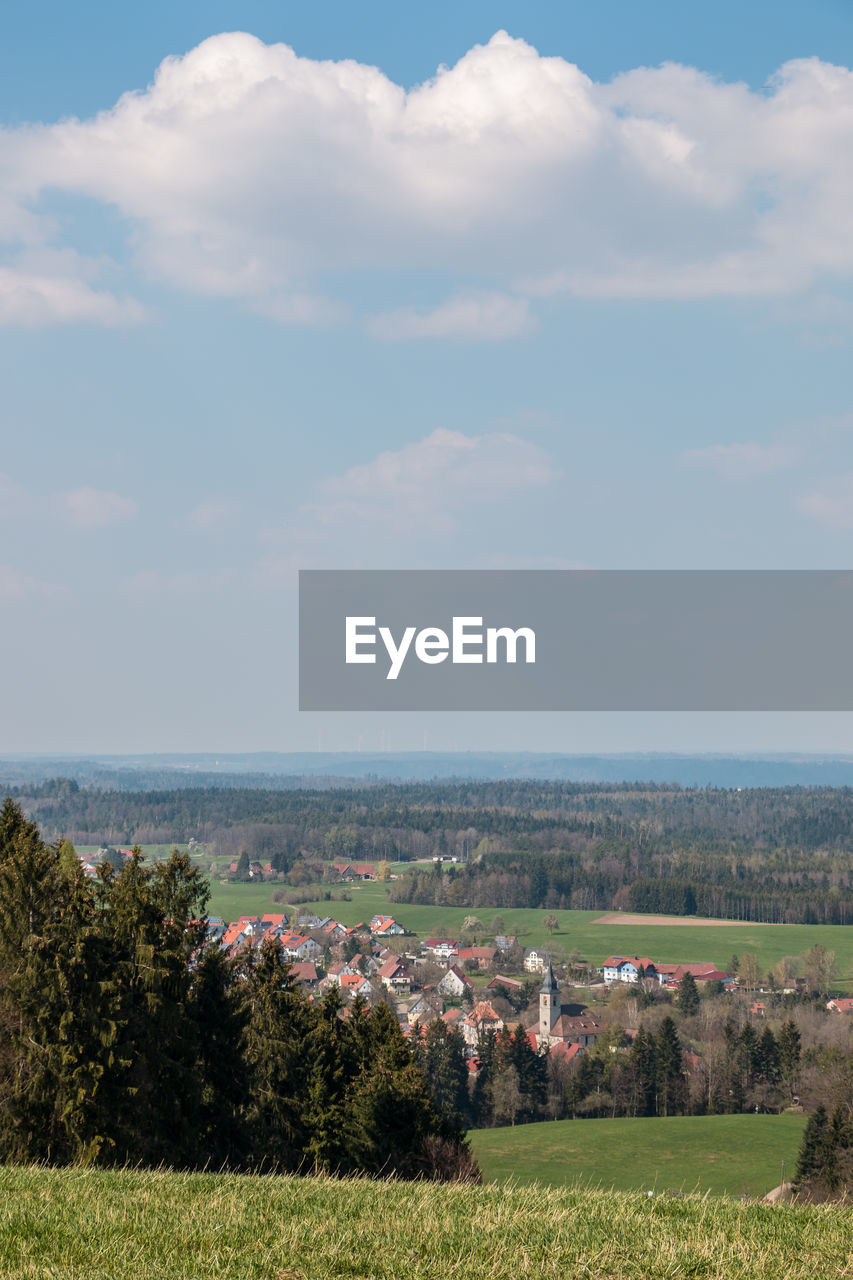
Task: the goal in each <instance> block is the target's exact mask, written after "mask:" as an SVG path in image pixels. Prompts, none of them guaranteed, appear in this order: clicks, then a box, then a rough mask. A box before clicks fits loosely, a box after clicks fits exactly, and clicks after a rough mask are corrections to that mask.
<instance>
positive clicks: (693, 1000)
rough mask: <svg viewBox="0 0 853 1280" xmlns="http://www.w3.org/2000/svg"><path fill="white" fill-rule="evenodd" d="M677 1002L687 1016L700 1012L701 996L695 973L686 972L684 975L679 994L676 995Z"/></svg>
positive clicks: (690, 1016) (680, 1009)
mask: <svg viewBox="0 0 853 1280" xmlns="http://www.w3.org/2000/svg"><path fill="white" fill-rule="evenodd" d="M675 1003H676V1005H677V1007H678V1010H679V1012H680V1013H682V1014H683V1015H684V1017H685V1018H692V1017H693V1015H694V1014H695V1013H698V1012H699V1005H700V1003H701V1001H700V996H699V988H698V987H697V985H696V979H695V978H694V977H693V974H692V973H690V972H688V973H685V975H684V977H683V978H682V979H681V981H680V982H679V984H678V994H677V995H676V997H675Z"/></svg>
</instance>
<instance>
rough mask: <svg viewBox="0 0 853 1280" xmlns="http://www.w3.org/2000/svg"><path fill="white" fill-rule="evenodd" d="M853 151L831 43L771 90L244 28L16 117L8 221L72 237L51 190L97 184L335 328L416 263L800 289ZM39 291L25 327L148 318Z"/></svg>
mask: <svg viewBox="0 0 853 1280" xmlns="http://www.w3.org/2000/svg"><path fill="white" fill-rule="evenodd" d="M851 149H853V74H851V72H850V70H848V69H847V68H846V67H841V66H835V65H832V64H830V63H826V62H822V61H820V60H819V59H817V58H804V59H796V60H793V61H790V62H787V63H786V64H784V65H783V66H782V67H781V68H780V69H779V71H778V72H777V73H776V75H775V76H774V77H772V79H771V80H770V82H769V84H768V86H766V89H764V90H762V91H758V92H754V91H752V90H750V89H749V87H748V86H747V85H745V84H740V83H737V84H728V83H725V82H723V81H720V80H719V79H717V78H715V77H713V76H710V75H707V74H705V73H703V72H701V71H698V70H696V69H694V68H690V67H684V66H678V65H673V64H665V65H663V66H660V67H657V68H640V69H637V70H634V71H629V72H627V73H625V74H623V75H620V76H617V77H616V78H615V79H614V80H613V81H611V82H609V83H604V84H600V83H596V82H595V81H593V80H592V79H591V78H590V77H589V76H587V75H586V74H584V72H583V71H582V70H581V69H580V68H579V67H577V66H575V65H574V64H573V63H571V62H569V61H567V60H565V59H563V58H559V57H542V56H540V55H539V53H538V52H537V51H536V50H535V49H534V48H533V47H531V46H530V45H529V44H527V43H526V42H525V41H523V40H519V39H513V38H512V37H510V36H509V35H507V34H506V33H505V32H498V33H497V34H496V35H495V36H494V37H493V38H492V39H491V40H490V41H489V42H488V43H487V44H485V45H477V46H475V47H474V48H472V49H471V50H470V51H469V52H468V53H466V54H465V55H464V57H462V58H461V59H460V60H459V61H458V62H457V63H456V65H455V66H452V67H449V68H448V67H442V68H440V69H439V70H438V72H437V73H436V75H435V76H434V77H433V78H432V79H431V80H429V81H427V82H426V83H424V84H422V85H418V86H416V87H414V88H412V89H410V90H408V91H407V90H405V89H403V88H402V87H401V86H399V85H397V84H395V83H393V81H391V80H390V79H389V78H388V77H387V76H385V75H384V74H383V73H382V72H381V71H379V70H378V69H377V68H375V67H369V66H365V65H362V64H360V63H357V62H354V61H349V60H348V61H342V62H321V61H315V60H312V59H310V58H302V57H299V56H297V54H296V53H295V52H294V51H293V50H292V49H290V48H289V47H287V46H286V45H283V44H276V45H265V44H264V43H263V42H262V41H260V40H258V39H256V38H255V37H254V36H251V35H247V34H245V33H239V32H235V33H229V34H223V35H217V36H213V37H211V38H210V39H208V40H205V41H204V42H203V43H201V44H200V45H199V46H198V47H197V48H195V49H192V50H191V51H190V52H188V53H187V54H185V55H184V56H182V57H171V58H167V59H166V60H165V61H164V62H163V63H162V64H161V66H160V67H159V68H158V70H157V72H156V75H155V77H154V80H153V82H152V84H151V85H149V86H148V87H147V88H146V89H145V90H143V91H141V92H131V93H127V94H125V95H124V96H123V97H122V98H120V99H119V101H118V102H117V103H116V104H115V106H114V107H112V108H111V109H110V110H107V111H103V112H101V113H100V114H99V115H97V116H95V117H93V118H91V119H86V120H67V121H62V122H60V123H58V124H53V125H43V126H36V127H27V128H24V129H18V130H16V129H11V130H7V131H5V132H4V133H3V134H2V135H0V179H2V182H0V188H2V191H3V193H4V194H3V197H2V203H0V240H2V239H4V238H5V240H6V242H7V243H8V244H10V245H17V244H28V245H33V244H52V243H55V242H57V241H58V240H59V238H60V236H61V227H60V225H59V223H54V222H52V221H51V220H50V218H49V217H47V216H46V215H45V214H44V212H43V209H44V207H45V205H44V203H43V200H44V196H45V193H49V192H50V191H51V190H59V191H66V192H74V193H78V194H81V195H83V196H85V197H87V198H90V199H94V200H98V201H101V202H103V203H104V204H106V205H109V206H111V207H113V208H115V209H117V210H118V211H119V212H120V214H121V215H123V216H124V218H125V219H126V220H127V224H128V228H129V232H130V234H129V243H131V244H132V246H133V251H134V254H135V261H136V265H137V266H138V267H140V268H142V269H143V271H145V272H147V273H149V275H152V276H155V277H157V278H160V279H162V280H165V281H167V282H169V283H171V284H173V285H177V286H180V287H183V288H186V289H189V290H192V291H195V292H197V293H202V294H206V295H215V296H222V297H230V298H235V299H239V300H240V301H241V302H242V303H243V304H244V305H246V306H247V307H248V308H249V309H251V310H254V311H257V312H260V313H262V314H264V315H268V316H270V317H271V318H273V319H275V320H277V321H280V322H283V323H287V324H330V323H336V322H337V321H338V320H340V319H342V318H345V316H346V308H344V307H342V305H341V303H340V302H339V301H338V300H337V299H336V298H335V296H334V294H335V284H336V281H339V280H341V279H343V278H344V276H347V278H351V273H352V272H354V271H355V272H365V271H368V272H369V271H380V272H388V271H393V270H395V269H397V268H402V269H412V268H415V269H426V270H430V271H442V272H445V273H446V274H447V275H448V276H449V277H450V278H451V279H452V280H454V281H455V282H456V287H457V289H460V288H464V287H465V286H466V285H471V284H474V283H476V287H477V288H478V289H483V290H485V291H486V293H487V294H488V293H489V292H494V294H495V295H496V296H500V295H507V294H510V295H511V294H515V295H517V294H518V293H519V292H521V293H525V294H528V295H529V296H531V297H532V296H538V295H548V294H553V293H558V292H562V291H568V292H571V293H574V294H578V295H581V296H593V297H605V298H606V297H671V298H687V297H705V296H715V295H735V296H744V295H779V294H785V293H791V292H794V291H797V290H800V289H802V288H804V287H805V286H807V285H809V284H811V283H812V282H814V281H816V280H820V281H824V280H825V279H826V278H828V277H829V278H832V277H843V278H846V277H848V276H850V275H851V273H853V223H851V219H850V217H849V209H850V207H851V204H853V166H851V165H850V164H849V162H848V157H849V155H850V154H851ZM40 201H41V202H42V203H39V202H40ZM80 281H81V282H84V277H83V276H81V277H80ZM13 284H14V282H10V281H8V280H7V282H6V286H5V288H6V292H7V293H8V292H10V291H11V292H12V293H13V294H14V287H13ZM54 286H55V287H54ZM17 287H18V288H19V289H20V293H21V296H20V298H19V299H18V301H17V302H15V303H14V305H12V304H8V308H9V310H8V314H9V315H10V316H11V317H12V318H14V317H15V315H18V317H19V318H20V319H22V320H23V322H25V323H33V322H35V321H33V320H32V319H30V318H28V317H32V316H36V317H42V318H43V317H45V316H53V317H54V318H57V319H61V318H67V317H70V316H78V317H79V318H89V319H96V320H97V321H98V322H102V323H115V322H118V320H119V319H122V320H126V319H127V318H129V317H132V312H131V311H129V310H128V307H129V304H127V303H122V302H120V301H119V300H117V299H115V298H112V297H111V296H110V295H102V294H97V295H96V296H95V297H92V296H90V293H91V292H92V290H91V288H90V287H88V288H83V287H82V283H81V288H80V289H79V290H78V291H77V292H76V293H75V292H74V291H73V289H72V288H71V285H70V284H69V283H68V282H66V284H65V286H64V287H63V289H60V288H59V287H58V285H57V284H56V280H54V279H53V277H50V279H48V280H44V279H41V278H40V277H38V278H36V279H29V278H25V279H24V280H22V281H20V282H18V286H17ZM400 287H401V288H403V286H400ZM1 295H2V289H0V296H1ZM401 304H402V305H403V307H404V310H403V311H402V313H397V314H396V316H395V318H394V320H391V319H389V318H388V317H382V318H380V319H377V320H375V321H374V323H373V326H372V327H373V329H374V332H378V333H379V334H380V336H382V337H387V336H389V334H390V333H391V330H392V328H393V325H394V323H396V324H397V325H398V331H399V332H404V331H408V334H409V336H448V337H452V338H456V337H460V336H475V334H474V331H475V330H476V329H477V328H478V327H479V330H480V335H481V336H500V333H501V332H503V331H504V329H505V330H506V331H507V332H508V333H509V332H511V333H517V332H524V331H526V328H527V327H528V326H529V324H530V323H531V321H530V314H529V312H527V311H525V310H523V309H522V308H523V305H524V304H523V303H522V302H521V300H519V299H518V298H517V297H516V299H515V301H514V302H513V301H512V299H511V298H510V297H507V298H505V299H504V301H503V302H502V303H500V302H497V301H495V302H494V303H493V307H492V311H491V313H490V312H489V308H488V306H487V305H486V304H485V303H484V302H482V301H481V303H480V307H479V311H478V310H477V307H476V306H474V305H473V304H472V303H471V302H470V301H469V302H468V303H465V304H463V303H462V302H460V301H458V300H455V299H451V300H450V301H449V302H447V303H445V304H443V305H442V306H440V307H438V308H437V309H436V310H435V311H433V312H431V313H424V314H422V313H419V312H417V311H415V310H410V309H409V308H408V305H407V304H408V299H406V298H405V297H404V298H402V299H401ZM501 306H503V308H504V310H503V312H501V311H500V308H501ZM466 307H467V311H466ZM513 308H514V309H513ZM0 314H2V311H0ZM386 322H387V323H386ZM490 330H491V333H490Z"/></svg>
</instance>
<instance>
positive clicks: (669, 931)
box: [210, 881, 853, 977]
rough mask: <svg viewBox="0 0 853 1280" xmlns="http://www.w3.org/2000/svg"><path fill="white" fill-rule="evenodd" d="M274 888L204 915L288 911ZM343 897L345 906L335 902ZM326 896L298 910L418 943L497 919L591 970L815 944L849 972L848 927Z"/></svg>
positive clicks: (221, 898)
mask: <svg viewBox="0 0 853 1280" xmlns="http://www.w3.org/2000/svg"><path fill="white" fill-rule="evenodd" d="M281 887H283V886H281V885H274V884H260V885H253V884H225V883H222V882H219V881H216V882H214V883H213V884H212V886H211V903H210V912H211V914H212V915H221V916H223V917H225V918H226V919H237V918H238V917H239V916H241V915H244V914H245V915H249V914H261V913H263V912H264V911H274V910H285V911H287V910H288V908H287V907H278V908H276V907H275V906H274V904H273V900H272V895H273V892H274V891H275V889H276V888H281ZM344 891H345V892H347V893H348V894H349V895H350V897H351V901H349V902H344V901H341V900H340V899H341V894H342V892H344ZM332 893H333V897H334V901H331V902H329V901H321V900H315V901H311V902H308V903H305V904H304V907H305V909H307V910H309V911H315V912H317V913H318V914H319V915H331V916H334V917H335V918H336V919H339V920H341V921H342V922H343V923H344V924H347V925H351V924H357V923H358V922H359V921H360V920H369V919H370V917H371V916H372V915H374V914H375V913H376V912H388V913H389V914H392V915H393V916H394V917H395V919H397V920H398V921H399V922H400V924H402V925H403V926H404V927H405V928H407V929H409V930H410V931H411V932H412V933H414V934H416V935H417V936H418V937H420V938H429V937H445V936H446V937H458V936H459V933H460V930H461V928H462V921H463V920H464V919H465V917H466V916H468V915H472V914H475V915H477V916H478V918H479V919H481V920H482V922H483V925H484V927H485V929H486V930H488V929H489V927H490V925H491V921H492V920H493V918H494V916H495V915H500V916H501V918H502V919H503V922H504V926H505V931H506V932H507V933H511V934H516V935H517V936H518V938H519V941H520V942H521V943H522V945H523V946H525V947H533V946H551V947H552V948H553V949H554V950H555V951H557V952H562V953H563V954H564V955H566V956H568V955H569V954H570V953H571V952H573V951H576V952H578V953H579V954H580V955H581V956H583V958H584V959H585V960H588V961H590V962H591V963H593V964H601V962H602V961H603V960H604V958H605V957H606V956H608V955H610V954H612V953H613V952H617V953H622V954H625V955H639V956H650V957H651V958H652V959H654V960H659V961H661V962H662V963H664V964H674V963H677V962H678V961H689V960H693V961H700V960H710V961H712V962H713V963H714V964H716V965H719V966H720V967H722V968H724V967H725V966H726V965H727V964H728V962H729V960H730V958H731V956H732V954H733V953H736V954H737V955H743V953H744V952H754V953H755V954H756V955H757V956H758V960H759V965H760V967H761V968H762V969H768V968H769V967H770V966H771V965H774V964H776V963H777V961H779V960H781V959H782V957H783V956H796V955H801V954H802V953H803V952H805V951H808V950H810V948H811V947H813V946H814V945H815V944H816V943H820V944H821V945H822V946H824V947H826V948H827V949H828V950H832V951H835V953H836V955H837V957H838V962H839V966H840V972H841V975H842V977H847V976H848V975H849V974H850V972H851V968H853V926H847V925H800V924H796V925H794V924H790V925H787V924H748V925H706V924H695V925H694V924H683V925H665V924H648V925H646V924H639V925H638V924H626V925H622V924H596V923H595V921H596V920H598V919H600V918H601V916H602V914H604V913H602V912H601V911H557V912H555V915H556V916H557V921H558V928H557V930H556V932H555V933H554V934H553V936H551V935H549V933H548V931H547V930H546V929H545V927H544V925H543V923H542V921H543V918H544V916H545V914H546V913H545V912H544V911H540V910H530V909H522V908H513V907H507V908H504V909H501V910H498V909H496V908H488V907H487V908H482V909H476V910H473V911H472V909H471V908H468V907H428V906H406V905H399V904H394V905H389V903H388V886H387V885H384V884H380V883H378V882H375V881H369V882H367V883H363V884H353V885H348V886H346V887H344V886H339V885H335V886H334V888H333V889H332ZM291 910H292V909H291Z"/></svg>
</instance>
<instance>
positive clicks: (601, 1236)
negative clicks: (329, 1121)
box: [0, 1121, 853, 1280]
mask: <svg viewBox="0 0 853 1280" xmlns="http://www.w3.org/2000/svg"><path fill="white" fill-rule="evenodd" d="M585 1123H588V1124H592V1123H594V1122H592V1121H589V1122H585ZM653 1123H655V1122H653ZM657 1123H660V1122H657ZM851 1257H853V1213H851V1211H850V1210H849V1209H847V1208H843V1209H839V1208H837V1207H834V1206H820V1207H818V1208H808V1207H805V1206H802V1207H801V1206H797V1205H763V1204H756V1203H754V1202H752V1203H750V1202H744V1201H740V1200H734V1199H726V1198H719V1199H712V1198H702V1197H696V1196H690V1197H687V1198H685V1199H680V1198H677V1197H668V1196H665V1195H660V1196H654V1197H652V1198H649V1197H647V1196H646V1195H645V1194H644V1192H643V1191H635V1192H619V1191H614V1192H611V1191H606V1192H605V1191H595V1190H589V1189H586V1188H581V1187H562V1188H549V1187H543V1186H539V1185H527V1186H512V1185H506V1184H502V1185H486V1186H482V1187H478V1186H472V1185H470V1184H469V1185H458V1184H457V1185H442V1184H440V1183H429V1182H416V1183H400V1182H398V1183H394V1184H389V1183H387V1182H381V1181H371V1180H369V1179H355V1180H351V1181H344V1182H338V1181H335V1180H334V1179H331V1178H321V1177H320V1178H318V1177H305V1178H295V1177H272V1176H268V1177H254V1178H252V1177H237V1176H235V1175H233V1174H216V1173H205V1174H192V1173H190V1174H185V1173H167V1172H161V1171H158V1172H140V1171H122V1172H97V1171H93V1170H91V1169H41V1168H34V1167H24V1168H21V1167H17V1168H10V1167H7V1168H0V1275H2V1276H3V1277H4V1280H48V1278H50V1280H59V1278H60V1277H61V1280H95V1277H98V1278H99V1280H100V1278H101V1277H108V1280H140V1278H143V1280H333V1278H334V1280H404V1278H405V1280H439V1278H441V1280H445V1277H446V1278H448V1280H541V1277H544V1276H549V1277H567V1278H568V1277H586V1278H587V1280H664V1278H666V1280H676V1278H677V1280H681V1277H687V1276H690V1277H694V1278H697V1277H698V1278H701V1280H830V1278H832V1280H839V1277H842V1276H850V1275H851V1261H850V1260H851Z"/></svg>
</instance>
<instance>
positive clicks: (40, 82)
mask: <svg viewBox="0 0 853 1280" xmlns="http://www.w3.org/2000/svg"><path fill="white" fill-rule="evenodd" d="M228 33H243V34H228ZM500 33H504V34H500ZM167 58H171V61H169V62H168V63H167V64H165V65H164V66H163V67H161V64H162V63H163V61H164V59H167ZM851 66H853V14H851V10H850V8H849V6H848V5H847V4H845V3H841V0H838V2H837V3H817V4H812V5H809V6H808V7H807V8H806V7H805V6H803V5H801V4H784V3H778V2H776V3H761V2H756V3H751V4H750V5H748V6H744V5H743V4H742V3H740V4H734V3H728V4H726V3H724V4H715V5H713V6H711V5H708V4H704V3H698V4H691V5H684V4H683V3H646V4H642V5H640V4H637V3H636V2H634V3H630V2H627V0H626V2H614V3H602V4H598V5H590V4H586V5H583V6H582V5H577V4H571V3H562V4H547V5H546V4H526V5H524V6H521V5H517V4H495V3H490V4H488V5H487V4H484V3H466V4H465V5H464V6H459V5H450V4H437V5H433V6H429V7H423V6H403V5H400V4H394V5H391V4H378V3H377V4H364V5H360V6H354V5H352V4H343V3H341V4H337V3H335V4H325V5H320V6H303V5H300V6H297V5H288V4H271V3H261V2H260V0H258V2H256V3H242V4H240V5H239V6H237V5H233V4H227V3H217V2H214V3H205V4H195V3H183V4H181V3H178V4H172V5H169V6H167V5H165V4H161V3H153V4H148V5H146V6H145V7H139V8H136V7H133V6H113V5H110V6H107V5H105V4H80V5H75V6H73V7H69V6H67V5H59V4H56V3H34V4H32V5H30V6H27V7H26V9H24V8H23V7H15V8H13V7H11V6H8V7H7V8H6V10H5V11H4V14H3V16H2V18H0V117H2V124H3V132H2V134H0V172H2V183H0V190H2V192H3V193H4V195H3V197H2V199H0V379H2V385H3V390H4V395H3V404H2V410H0V412H2V435H3V439H2V444H3V448H2V455H0V620H2V629H0V660H2V662H3V666H4V670H5V671H6V672H7V673H8V678H9V684H10V688H9V689H8V691H7V694H6V697H5V698H4V702H5V704H6V705H5V714H4V717H3V720H2V723H0V751H2V752H7V753H13V752H15V751H42V752H54V751H82V752H85V751H110V750H115V751H141V750H158V749H159V750H166V751H176V750H252V749H258V750H260V749H282V750H285V749H290V748H293V749H302V748H310V747H312V746H316V745H318V743H320V742H322V745H323V747H324V748H325V749H327V750H328V749H334V748H341V749H351V748H352V747H353V746H355V745H356V744H357V743H358V741H359V740H361V741H362V743H363V744H364V745H365V746H366V747H368V748H371V749H374V748H376V747H378V746H379V745H380V744H381V743H383V742H384V743H385V744H386V745H389V744H390V745H391V746H392V747H398V748H414V747H418V746H421V745H423V742H424V738H425V737H426V741H427V745H429V746H430V747H431V748H451V747H454V746H455V747H459V748H466V747H470V748H478V749H479V748H483V747H488V746H494V747H506V748H512V749H521V748H526V749H531V750H535V749H544V750H570V751H571V750H579V751H584V750H608V749H609V750H626V749H632V750H642V749H651V750H654V749H661V750H665V749H679V748H683V749H702V748H706V749H717V750H719V749H731V750H742V749H762V748H765V749H767V748H773V749H790V750H821V749H825V750H844V751H846V750H850V749H853V723H851V720H850V717H848V716H841V715H839V716H834V717H822V718H821V717H794V716H787V717H784V716H783V717H780V716H776V717H770V716H767V717H732V716H729V717H724V716H720V717H712V716H693V717H684V716H682V717H672V716H670V717H663V716H657V717H654V716H642V717H641V716H631V717H618V716H598V717H591V716H584V717H580V716H577V717H569V716H562V715H560V716H557V715H554V716H521V715H516V716H498V715H495V716H466V717H462V716H459V717H451V716H438V715H436V716H432V717H429V716H427V717H425V716H419V717H418V716H408V715H402V714H400V715H397V716H393V717H378V716H376V717H355V716H340V717H335V716H316V715H315V716H307V715H303V716H300V715H299V714H298V713H297V711H296V693H295V687H296V671H295V643H294V634H293V633H294V624H295V615H294V583H295V571H296V569H297V568H298V567H300V566H304V567H326V566H327V567H350V566H352V567H376V568H381V567H395V568H396V567H402V566H412V567H438V568H440V567H449V566H454V567H456V566H458V567H468V566H470V567H481V566H490V567H491V566H494V567H507V566H508V567H514V566H518V567H531V568H537V567H546V568H550V567H560V566H567V567H569V566H575V565H584V566H590V567H620V568H634V567H635V568H666V567H678V568H683V567H695V568H716V567H720V568H735V567H755V568H764V567H769V568H808V567H815V568H824V567H849V564H850V551H851V542H853V395H851V388H850V380H849V377H848V375H847V370H848V367H849V364H850V357H851V338H853V296H851V278H853V230H851V227H850V220H849V209H850V207H851V205H853V177H851V174H853V165H851V149H853V76H851V73H850V71H849V68H850V67H851ZM158 67H161V69H160V70H159V71H158ZM155 77H156V78H155ZM123 95H127V96H123Z"/></svg>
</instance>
